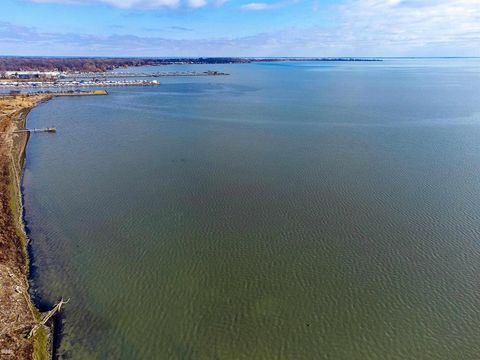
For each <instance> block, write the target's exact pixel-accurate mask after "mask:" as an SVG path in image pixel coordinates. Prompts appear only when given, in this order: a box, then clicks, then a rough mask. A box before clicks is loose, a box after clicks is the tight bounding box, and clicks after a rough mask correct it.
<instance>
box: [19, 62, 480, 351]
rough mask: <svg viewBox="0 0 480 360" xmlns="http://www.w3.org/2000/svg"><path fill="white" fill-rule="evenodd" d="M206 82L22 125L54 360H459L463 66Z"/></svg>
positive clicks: (231, 68)
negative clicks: (51, 315) (56, 332)
mask: <svg viewBox="0 0 480 360" xmlns="http://www.w3.org/2000/svg"><path fill="white" fill-rule="evenodd" d="M207 69H212V70H219V71H225V72H228V73H230V74H231V75H230V76H225V77H220V76H219V77H193V78H162V79H160V80H161V81H162V85H161V86H159V87H131V88H117V89H111V91H110V95H109V96H105V97H101V96H98V97H77V98H75V97H69V98H57V99H54V100H52V101H50V102H48V103H45V104H42V105H40V106H39V107H38V108H36V109H34V110H33V111H32V112H31V113H30V115H29V117H28V125H29V126H30V127H44V126H56V127H57V129H58V132H57V134H55V135H52V134H34V135H32V136H31V139H30V142H29V144H28V150H27V165H26V170H25V176H24V179H23V184H24V201H25V210H26V215H25V218H26V221H27V222H28V228H29V230H30V237H31V239H32V243H31V247H32V252H33V256H34V257H33V261H32V263H33V264H32V265H33V269H34V271H33V276H32V279H31V284H32V292H33V294H34V295H35V297H36V299H37V301H40V302H43V303H47V304H48V303H50V304H52V303H54V302H55V301H56V300H58V298H59V297H60V296H63V297H65V298H70V299H71V300H70V302H69V304H68V305H66V306H65V310H64V316H63V320H62V322H63V329H62V332H63V337H62V341H61V345H60V347H59V349H58V355H59V357H60V358H69V359H379V360H380V359H381V360H385V359H436V360H438V359H446V360H447V359H448V360H450V359H462V360H468V359H472V360H473V359H478V358H479V357H480V59H386V60H385V61H383V62H361V63H356V62H355V63H354V62H324V63H294V62H291V63H264V64H245V65H216V66H206V65H205V66H203V65H196V66H194V65H192V66H171V67H161V68H143V69H135V71H167V70H198V71H203V70H207Z"/></svg>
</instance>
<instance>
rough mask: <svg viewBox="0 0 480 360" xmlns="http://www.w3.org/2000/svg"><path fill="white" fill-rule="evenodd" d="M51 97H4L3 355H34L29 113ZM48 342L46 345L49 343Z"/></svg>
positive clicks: (0, 191)
mask: <svg viewBox="0 0 480 360" xmlns="http://www.w3.org/2000/svg"><path fill="white" fill-rule="evenodd" d="M48 98H49V96H48V95H34V96H17V97H2V98H0V199H1V208H0V289H1V292H0V359H32V358H33V357H34V356H33V354H34V339H33V338H28V334H29V332H30V330H31V329H32V327H33V326H35V324H36V323H37V321H36V310H35V309H34V307H33V305H32V303H31V300H30V296H29V293H28V282H27V275H28V258H27V252H26V245H27V244H26V236H25V234H24V232H23V226H22V223H21V203H20V194H19V191H20V186H19V185H20V184H19V179H20V175H21V174H20V172H21V168H22V165H23V164H22V162H23V152H24V148H25V144H26V141H27V138H28V135H27V134H26V133H20V134H14V133H13V132H14V131H15V130H18V129H22V128H23V127H24V124H25V116H26V114H27V112H28V111H29V110H30V109H31V108H32V107H33V106H35V105H36V104H38V103H39V102H41V101H44V100H46V99H48ZM44 345H46V344H44Z"/></svg>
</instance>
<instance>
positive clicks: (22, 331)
mask: <svg viewBox="0 0 480 360" xmlns="http://www.w3.org/2000/svg"><path fill="white" fill-rule="evenodd" d="M65 95H67V94H61V93H58V94H56V93H51V94H33V95H31V94H30V95H29V94H20V95H16V96H5V97H2V98H0V197H1V199H2V207H1V208H0V246H1V248H2V252H1V253H0V285H1V288H2V290H3V291H2V292H1V293H0V359H51V358H52V356H53V351H54V346H55V344H56V343H57V344H58V339H55V338H56V337H57V336H58V332H57V331H56V329H55V328H56V325H58V324H56V321H55V318H53V320H52V319H50V320H48V319H47V317H46V315H47V314H48V313H45V312H41V310H48V309H44V308H43V306H39V305H40V304H39V303H38V302H36V301H35V299H34V298H33V297H32V296H31V294H30V291H29V279H30V272H31V258H32V255H33V254H32V253H31V251H32V249H31V245H30V240H29V238H28V232H29V231H28V226H27V224H26V222H25V220H24V219H25V209H24V206H23V187H22V183H23V170H24V166H25V163H26V147H27V144H28V140H29V132H28V131H26V132H21V133H18V132H15V131H18V130H24V129H26V123H27V116H28V114H29V113H30V111H31V110H32V109H33V108H35V107H36V106H38V105H40V104H43V103H45V102H47V101H50V100H51V99H52V98H54V97H57V96H65ZM68 95H70V96H72V95H73V94H68ZM84 95H85V94H84ZM91 95H100V94H98V93H97V94H94V93H92V94H91ZM58 295H59V297H60V296H61V294H58ZM39 308H42V309H39ZM54 313H55V311H54ZM46 319H47V320H48V321H45V320H46ZM44 321H45V324H43V322H44Z"/></svg>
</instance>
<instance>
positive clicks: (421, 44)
mask: <svg viewBox="0 0 480 360" xmlns="http://www.w3.org/2000/svg"><path fill="white" fill-rule="evenodd" d="M35 1H39V0H35ZM41 1H44V0H41ZM72 1H73V0H72ZM91 1H96V2H99V1H102V2H109V3H112V4H113V3H116V4H117V5H119V6H120V5H122V6H133V5H134V4H137V5H141V6H146V5H149V6H151V5H153V4H160V3H163V2H172V3H173V2H175V1H178V0H150V1H147V0H143V1H141V0H125V1H119V0H118V1H115V0H91ZM188 1H190V2H191V6H194V7H195V6H197V7H198V6H203V5H204V1H206V0H188ZM120 3H121V4H120ZM147 3H148V4H147ZM246 6H247V8H245V10H264V9H267V8H268V6H266V5H264V3H250V4H247V5H246ZM335 17H336V19H337V23H336V25H334V26H330V27H328V28H326V27H322V26H310V27H293V28H284V29H279V30H277V31H272V32H268V33H257V34H253V35H251V36H243V37H231V38H225V37H218V38H209V39H199V40H192V39H183V40H182V39H180V40H178V39H176V40H175V39H169V38H165V37H140V36H136V35H105V36H100V35H84V34H70V33H68V34H67V33H47V32H40V31H38V30H36V29H34V28H28V27H21V26H16V25H13V24H11V23H7V22H4V23H0V43H1V44H2V52H3V53H5V54H9V53H10V54H17V53H24V54H32V55H39V54H40V55H41V54H44V55H116V56H127V55H131V56H176V55H178V56H480V6H478V0H455V1H453V0H436V1H434V0H351V1H348V2H346V3H344V4H343V5H341V6H339V7H338V8H337V9H336V14H335ZM126 49H128V50H126ZM47 51H48V52H49V53H46V52H47Z"/></svg>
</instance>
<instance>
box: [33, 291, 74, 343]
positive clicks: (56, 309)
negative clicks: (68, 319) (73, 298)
mask: <svg viewBox="0 0 480 360" xmlns="http://www.w3.org/2000/svg"><path fill="white" fill-rule="evenodd" d="M69 301H70V299H68V300H67V301H65V300H63V297H62V298H61V299H60V301H59V302H58V303H57V304H56V305H55V306H54V307H53V308H52V310H50V311H48V312H47V313H46V314H45V316H44V317H43V319H42V320H40V321H39V322H38V323H37V324H35V326H34V327H33V328H32V330H30V333H29V334H28V337H29V338H30V337H32V336H33V335H35V332H36V331H37V329H38V328H39V327H40V326H43V325H45V324H46V323H47V322H48V320H50V319H51V318H52V317H53V316H54V315H55V314H56V313H58V312H60V310H61V309H62V306H63V305H64V304H67V303H68V302H69Z"/></svg>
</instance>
